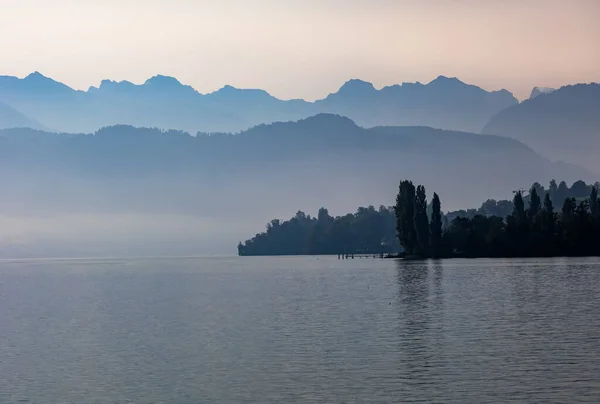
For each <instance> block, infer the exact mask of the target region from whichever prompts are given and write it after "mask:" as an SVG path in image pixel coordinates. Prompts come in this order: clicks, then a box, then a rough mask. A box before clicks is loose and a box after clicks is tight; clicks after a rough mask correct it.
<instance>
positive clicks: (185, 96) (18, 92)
mask: <svg viewBox="0 0 600 404" xmlns="http://www.w3.org/2000/svg"><path fill="white" fill-rule="evenodd" d="M0 101H1V102H4V103H6V104H8V105H10V106H11V107H13V108H15V109H17V110H19V111H21V112H22V113H23V114H25V115H27V116H30V117H31V118H32V119H35V120H37V121H39V122H41V123H42V124H43V125H45V126H47V127H52V128H54V129H56V130H59V131H63V132H72V133H79V132H92V131H95V130H97V129H98V128H101V127H104V126H110V125H116V124H129V125H134V126H144V127H159V128H164V129H180V130H185V131H187V132H191V133H195V132H198V131H201V132H239V131H242V130H245V129H247V128H250V127H252V126H255V125H258V124H261V123H271V122H277V121H293V120H298V119H302V118H306V117H309V116H312V115H315V114H318V113H334V114H340V115H344V116H348V117H349V118H351V119H353V120H354V121H355V122H356V123H357V124H359V125H360V126H363V127H373V126H384V125H393V126H431V127H436V128H442V129H450V130H463V131H468V132H479V131H480V130H481V128H482V127H483V126H484V125H485V123H486V122H487V121H488V120H489V119H490V118H491V117H492V116H494V115H495V114H497V113H498V112H500V111H501V110H503V109H505V108H507V107H509V106H512V105H515V104H517V100H516V99H515V98H514V96H513V95H512V94H511V93H510V92H508V91H506V90H500V91H491V92H490V91H485V90H483V89H481V88H479V87H477V86H473V85H469V84H466V83H463V82H462V81H460V80H458V79H456V78H448V77H444V76H439V77H438V78H436V79H435V80H432V81H431V82H430V83H428V84H421V83H418V82H417V83H403V84H401V85H393V86H387V87H384V88H382V89H380V90H377V89H376V88H375V87H374V86H373V85H372V84H371V83H368V82H365V81H362V80H357V79H353V80H350V81H348V82H346V83H345V84H344V85H343V86H342V87H341V88H340V89H339V90H338V91H337V92H335V93H332V94H329V95H328V96H327V97H326V98H324V99H322V100H318V101H315V102H308V101H305V100H301V99H293V100H281V99H278V98H276V97H273V96H272V95H270V94H269V93H268V92H266V91H264V90H261V89H238V88H235V87H232V86H229V85H226V86H224V87H222V88H221V89H219V90H217V91H215V92H212V93H208V94H201V93H199V92H198V91H196V90H195V89H194V88H192V87H191V86H188V85H184V84H182V83H181V82H179V81H178V80H177V79H175V78H173V77H169V76H162V75H157V76H154V77H151V78H149V79H148V80H146V81H145V82H144V83H143V84H134V83H131V82H128V81H111V80H103V81H102V82H101V83H100V85H99V86H98V87H94V86H92V87H90V88H89V89H88V90H87V91H78V90H74V89H72V88H70V87H68V86H66V85H64V84H62V83H60V82H57V81H55V80H53V79H51V78H48V77H45V76H43V75H42V74H40V73H39V72H34V73H32V74H30V75H28V76H27V77H25V78H23V79H19V78H16V77H12V76H0Z"/></svg>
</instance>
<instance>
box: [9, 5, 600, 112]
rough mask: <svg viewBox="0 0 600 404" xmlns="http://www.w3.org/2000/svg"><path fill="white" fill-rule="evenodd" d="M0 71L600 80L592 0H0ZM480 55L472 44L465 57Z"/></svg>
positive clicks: (80, 83) (87, 80)
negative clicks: (0, 10)
mask: <svg viewBox="0 0 600 404" xmlns="http://www.w3.org/2000/svg"><path fill="white" fill-rule="evenodd" d="M4 3H5V5H4V7H3V13H2V14H1V15H0V55H2V60H3V63H2V65H0V74H3V75H11V76H18V77H24V76H26V75H28V74H29V73H31V72H33V71H39V72H41V73H42V74H44V75H45V76H48V77H51V78H53V79H54V80H57V81H60V82H62V83H65V84H66V85H68V86H70V87H72V88H74V89H78V90H87V89H88V88H89V87H90V86H98V85H99V83H100V81H101V80H103V79H109V80H114V81H123V80H126V81H130V82H133V83H137V84H139V83H142V82H144V81H145V80H146V79H148V78H149V77H152V76H155V75H157V74H163V75H167V76H173V77H176V78H177V79H178V80H180V81H181V82H182V83H183V84H188V85H190V86H192V87H194V88H195V89H196V90H198V91H199V92H201V93H203V94H205V93H210V92H213V91H216V90H218V89H219V88H221V87H223V86H224V85H232V86H234V87H238V88H260V89H264V90H266V91H268V92H269V93H270V94H272V95H273V96H275V97H277V98H281V99H294V98H303V99H306V100H310V101H312V100H315V99H320V98H323V97H325V96H326V95H327V94H329V93H332V92H335V91H337V89H338V88H339V87H340V86H341V85H342V84H343V83H344V82H346V81H347V80H349V79H352V78H359V79H361V80H365V81H368V82H371V83H373V84H374V86H375V87H376V88H381V87H384V86H387V85H392V84H400V83H402V82H416V81H419V82H422V83H427V82H429V81H431V80H433V79H434V78H436V77H437V76H439V75H444V76H448V77H457V78H459V79H460V80H462V81H464V82H466V83H469V84H473V85H477V86H479V87H482V88H484V89H486V90H489V91H494V90H500V89H506V90H508V91H510V92H512V93H513V94H514V95H515V96H516V97H517V98H518V99H520V100H522V99H525V98H527V97H528V96H529V93H530V92H531V89H532V88H533V87H553V88H557V87H561V86H564V85H568V84H574V83H587V82H598V81H599V80H600V26H598V24H596V21H595V20H596V18H597V16H598V15H600V2H597V1H594V0H576V1H569V2H566V1H557V0H549V1H548V0H546V1H540V0H531V1H524V2H523V1H513V0H508V1H504V2H494V3H490V2H477V1H471V0H464V1H458V0H457V1H450V0H447V1H437V2H434V1H428V0H426V1H419V2H417V1H402V0H397V1H396V0H371V1H367V0H349V1H341V0H329V1H316V0H308V1H303V2H299V1H288V2H285V3H282V2H277V1H273V0H256V1H254V2H247V1H239V0H224V1H220V2H218V3H215V2H211V1H204V0H199V1H191V0H178V1H166V0H154V1H144V2H142V1H139V0H129V1H116V0H107V1H102V2H99V1H92V0H88V1H85V0H82V1H77V2H76V1H73V0H57V1H54V2H52V4H48V3H47V2H45V1H42V0H19V1H16V0H5V2H4ZM475 55H476V57H475Z"/></svg>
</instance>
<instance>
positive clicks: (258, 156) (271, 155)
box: [0, 114, 596, 229]
mask: <svg viewBox="0 0 600 404" xmlns="http://www.w3.org/2000/svg"><path fill="white" fill-rule="evenodd" d="M401 178H411V179H413V180H414V181H418V182H419V183H421V184H424V185H425V186H426V187H427V188H428V190H430V191H436V192H439V193H441V194H443V195H445V199H444V201H443V203H444V209H458V208H462V207H464V206H471V205H473V204H476V203H479V202H480V201H481V200H485V199H486V198H488V197H494V196H498V197H501V196H504V195H506V194H507V193H510V192H511V191H513V190H515V189H518V188H519V187H527V186H529V185H530V184H531V183H533V182H534V181H539V182H547V181H549V180H551V179H552V178H556V179H558V180H563V179H564V180H567V181H575V180H579V179H582V180H586V181H595V180H596V178H595V176H594V175H593V174H592V173H590V172H589V171H586V170H584V169H581V168H578V167H576V166H573V165H569V164H565V163H553V162H551V161H549V160H547V159H545V158H544V157H542V156H540V155H539V154H537V153H536V152H534V151H533V150H532V149H531V148H529V147H528V146H526V145H524V144H522V143H520V142H518V141H516V140H513V139H509V138H505V137H500V136H493V135H480V134H473V133H465V132H456V131H446V130H439V129H432V128H428V127H375V128H371V129H364V128H362V127H359V126H358V125H356V124H355V123H354V122H353V121H352V120H350V119H348V118H345V117H341V116H338V115H331V114H319V115H316V116H313V117H310V118H307V119H304V120H300V121H297V122H287V123H273V124H268V125H259V126H257V127H254V128H252V129H249V130H247V131H244V132H242V133H240V134H236V135H232V134H199V135H197V136H191V135H189V134H187V133H185V132H180V131H167V132H165V131H161V130H159V129H147V128H135V127H132V126H113V127H107V128H103V129H101V130H99V131H97V132H95V133H94V134H70V135H67V134H58V133H50V132H43V131H36V130H32V129H22V128H21V129H5V130H1V131H0V183H1V184H2V187H3V188H2V193H3V195H2V198H0V212H2V214H8V215H11V216H23V215H24V216H29V215H37V214H40V215H47V214H63V215H66V214H85V215H89V214H114V213H121V214H124V213H128V212H130V213H131V212H136V213H144V214H148V215H160V214H180V215H190V216H208V217H210V218H213V219H214V218H227V219H228V220H236V221H237V224H238V226H242V224H243V225H246V224H250V223H253V225H254V229H256V226H261V225H262V223H265V222H266V221H267V220H269V219H271V218H272V217H274V216H275V217H281V216H283V217H285V216H286V215H288V216H289V215H290V214H293V213H294V212H295V211H296V210H298V209H306V210H308V211H309V212H310V211H316V210H317V209H318V208H319V207H321V206H328V207H330V208H331V209H332V211H333V212H334V213H335V212H345V211H348V210H351V209H354V207H355V206H356V205H369V204H375V205H378V204H380V203H386V202H387V203H389V204H391V203H392V202H393V200H394V195H395V193H396V191H397V185H398V181H399V179H401Z"/></svg>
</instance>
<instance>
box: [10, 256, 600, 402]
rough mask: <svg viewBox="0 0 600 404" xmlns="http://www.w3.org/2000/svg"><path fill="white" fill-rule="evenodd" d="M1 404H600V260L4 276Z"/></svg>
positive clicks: (25, 265)
mask: <svg viewBox="0 0 600 404" xmlns="http://www.w3.org/2000/svg"><path fill="white" fill-rule="evenodd" d="M0 296H1V304H0V322H1V324H2V327H1V328H0V341H1V343H0V358H2V360H1V362H0V401H1V402H28V403H44V404H46V403H63V402H73V403H83V402H90V403H130V402H132V403H199V402H207V403H208V402H211V403H240V402H262V403H271V402H272V403H282V402H447V403H487V402H507V401H511V402H522V403H531V402H544V403H565V402H569V403H586V402H589V403H597V402H599V401H600V383H599V382H598V380H600V362H599V361H598V357H597V356H598V352H600V329H599V327H598V322H599V320H600V312H599V310H598V307H599V305H598V296H600V260H598V259H596V258H590V259H554V260H550V259H531V260H447V261H437V262H436V261H425V262H402V261H394V260H379V259H365V260H358V259H355V260H344V261H342V260H337V259H335V257H334V258H331V257H287V258H276V257H275V258H273V257H272V258H205V259H193V258H188V259H183V258H182V259H98V260H79V259H78V260H75V259H73V260H16V261H7V260H5V261H2V262H1V263H0Z"/></svg>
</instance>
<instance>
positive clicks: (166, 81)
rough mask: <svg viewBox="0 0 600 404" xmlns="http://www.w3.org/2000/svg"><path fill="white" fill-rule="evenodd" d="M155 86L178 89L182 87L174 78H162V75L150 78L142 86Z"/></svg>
mask: <svg viewBox="0 0 600 404" xmlns="http://www.w3.org/2000/svg"><path fill="white" fill-rule="evenodd" d="M148 84H150V85H157V86H161V87H179V86H182V85H183V84H181V82H180V81H179V80H177V79H176V78H175V77H171V76H163V75H162V74H157V75H156V76H152V77H150V78H149V79H148V80H146V82H145V83H144V85H148Z"/></svg>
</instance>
